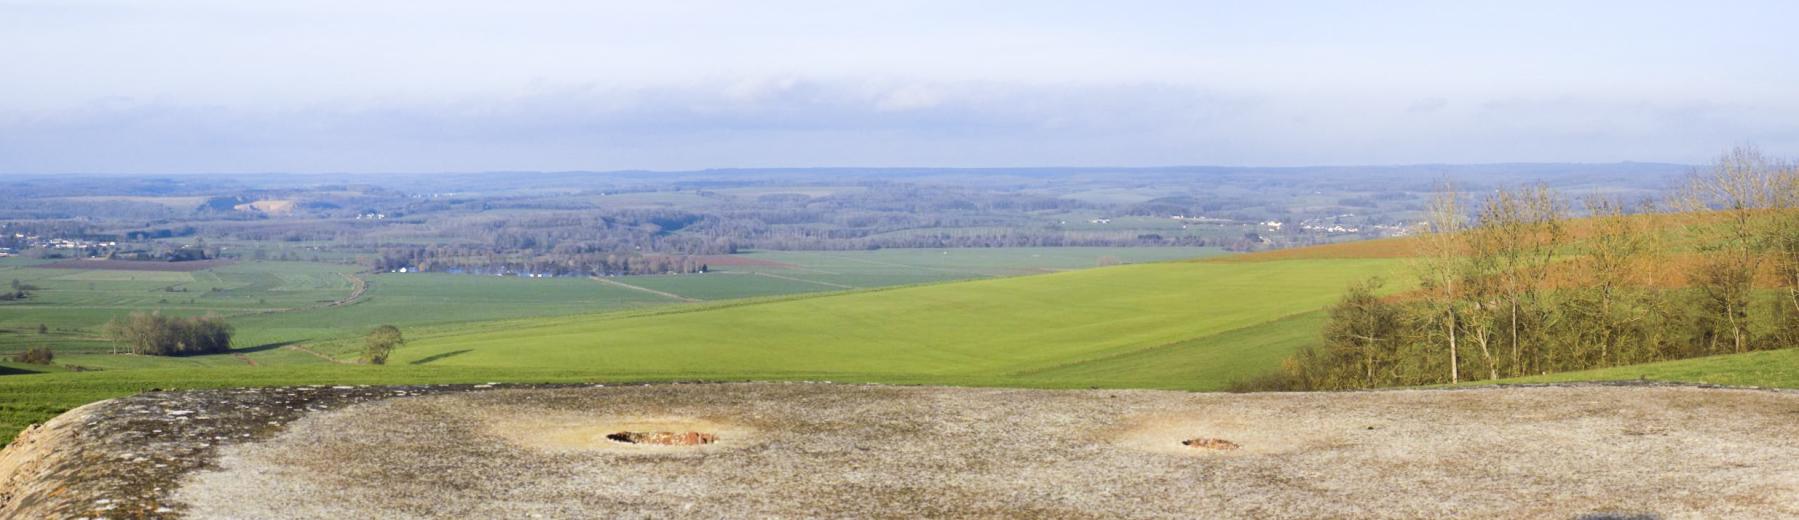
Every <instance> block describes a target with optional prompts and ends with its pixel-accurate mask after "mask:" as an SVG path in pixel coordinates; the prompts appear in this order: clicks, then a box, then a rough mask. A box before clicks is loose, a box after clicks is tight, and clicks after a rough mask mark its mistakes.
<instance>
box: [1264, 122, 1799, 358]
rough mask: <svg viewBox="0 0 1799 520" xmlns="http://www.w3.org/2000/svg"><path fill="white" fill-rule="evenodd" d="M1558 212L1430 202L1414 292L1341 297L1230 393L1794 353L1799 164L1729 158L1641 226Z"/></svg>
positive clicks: (1544, 201) (1615, 205)
mask: <svg viewBox="0 0 1799 520" xmlns="http://www.w3.org/2000/svg"><path fill="white" fill-rule="evenodd" d="M1561 200H1563V199H1562V198H1561V197H1559V196H1557V195H1556V194H1554V193H1553V192H1551V191H1550V190H1548V189H1546V188H1543V187H1530V188H1524V189H1518V190H1506V191H1498V192H1495V193H1492V194H1490V195H1487V196H1486V197H1484V198H1483V200H1481V201H1480V203H1479V208H1478V211H1477V212H1475V216H1474V218H1473V219H1472V220H1470V219H1468V218H1467V216H1466V214H1465V213H1464V211H1463V209H1462V207H1461V200H1460V198H1459V197H1458V196H1457V195H1456V194H1455V193H1454V191H1453V190H1444V191H1443V193H1442V194H1440V195H1439V196H1438V198H1437V199H1436V200H1435V201H1434V202H1433V204H1432V205H1431V208H1430V212H1429V221H1428V224H1427V226H1428V229H1425V230H1423V231H1425V233H1424V234H1423V235H1422V236H1421V237H1419V239H1418V241H1417V244H1418V246H1419V249H1420V251H1419V257H1418V260H1417V261H1416V264H1415V266H1414V267H1415V269H1414V272H1415V273H1414V274H1415V275H1416V276H1417V280H1416V282H1417V287H1418V289H1417V290H1416V291H1414V292H1404V293H1400V294H1397V295H1392V296H1382V293H1383V291H1381V288H1382V283H1383V282H1382V281H1380V280H1370V281H1367V282H1364V283H1361V284H1357V285H1355V286H1353V287H1351V288H1350V289H1349V290H1348V292H1347V293H1346V294H1345V295H1344V296H1343V298H1342V300H1341V301H1339V302H1338V303H1337V304H1336V305H1335V306H1333V307H1332V308H1331V309H1330V310H1329V318H1328V321H1327V323H1326V325H1325V328H1324V334H1323V336H1324V337H1323V342H1322V344H1320V345H1318V346H1315V347H1312V348H1308V349H1305V350H1302V351H1301V352H1299V353H1298V354H1296V355H1294V356H1293V357H1291V358H1289V359H1287V360H1286V361H1285V362H1284V363H1283V364H1282V367H1281V368H1280V369H1279V370H1277V371H1276V372H1274V373H1272V374H1268V375H1265V376H1263V377H1260V378H1257V379H1254V380H1251V381H1245V382H1241V383H1239V384H1238V387H1239V389H1242V390H1332V389H1349V388H1371V387H1382V386H1400V385H1422V384H1442V383H1456V382H1462V381H1471V380H1493V379H1501V378H1510V377H1519V376H1527V375H1538V374H1545V373H1550V372H1559V371H1572V370H1584V369H1592V368H1603V367H1612V366H1620V365H1629V364H1636V363H1645V362H1652V361H1661V360H1670V359H1681V358H1689V357H1697V356H1707V355H1715V354H1730V353H1742V352H1749V351H1754V350H1765V349H1775V348H1787V347H1792V346H1795V345H1799V168H1795V167H1794V166H1793V165H1791V164H1788V163H1782V162H1776V161H1772V160H1769V159H1767V158H1766V157H1764V156H1762V155H1761V154H1760V153H1759V152H1757V151H1755V150H1754V149H1746V148H1744V149H1736V150H1733V151H1731V152H1730V153H1728V154H1726V155H1724V156H1723V157H1722V158H1720V159H1719V161H1718V162H1717V163H1716V164H1715V165H1713V167H1712V168H1711V169H1710V170H1709V171H1707V172H1703V173H1696V174H1695V175H1693V176H1692V178H1691V179H1690V182H1689V184H1688V186H1687V187H1686V188H1685V189H1684V190H1682V192H1681V193H1680V194H1678V195H1676V196H1674V197H1672V198H1671V199H1670V200H1667V201H1664V202H1663V203H1662V204H1661V205H1659V206H1658V205H1654V204H1648V205H1646V206H1644V207H1642V208H1640V209H1641V210H1645V211H1638V213H1643V214H1636V215H1633V214H1631V213H1632V211H1630V210H1631V209H1632V208H1627V207H1626V204H1624V203H1622V202H1620V201H1617V200H1612V199H1606V198H1593V199H1590V200H1589V201H1587V202H1586V203H1585V205H1586V207H1585V210H1586V213H1587V217H1586V218H1584V219H1581V220H1571V219H1570V218H1569V216H1568V214H1569V213H1570V211H1569V208H1566V207H1564V204H1563V203H1560V202H1558V201H1561ZM1657 209H1672V210H1675V211H1677V213H1659V214H1658V213H1652V212H1651V211H1647V210H1657ZM1673 221H1678V222H1679V224H1680V225H1678V226H1670V225H1668V223H1669V222H1673Z"/></svg>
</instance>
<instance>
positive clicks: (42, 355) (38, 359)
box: [12, 347, 56, 365]
mask: <svg viewBox="0 0 1799 520" xmlns="http://www.w3.org/2000/svg"><path fill="white" fill-rule="evenodd" d="M55 359H56V353H54V352H51V351H50V347H36V348H33V349H31V350H27V351H24V352H20V353H17V354H13V356H12V360H13V361H14V362H17V363H30V364H33V365H48V364H50V362H51V361H52V360H55Z"/></svg>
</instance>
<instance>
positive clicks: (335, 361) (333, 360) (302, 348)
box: [239, 345, 344, 365]
mask: <svg viewBox="0 0 1799 520" xmlns="http://www.w3.org/2000/svg"><path fill="white" fill-rule="evenodd" d="M281 348H285V349H292V350H294V351H295V352H305V353H307V354H312V355H313V357H317V358H319V359H323V360H325V361H328V362H330V363H332V364H336V365H342V364H344V362H343V361H340V360H338V359H337V358H334V357H331V356H327V355H325V354H323V353H321V352H319V351H317V350H313V349H309V348H306V346H305V345H286V346H283V347H281ZM239 355H240V356H241V355H242V354H239ZM250 364H251V365H255V364H256V363H250Z"/></svg>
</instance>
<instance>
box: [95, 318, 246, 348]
mask: <svg viewBox="0 0 1799 520" xmlns="http://www.w3.org/2000/svg"><path fill="white" fill-rule="evenodd" d="M102 330H103V331H104V334H105V335H106V337H107V339H109V340H111V341H112V342H113V344H114V345H121V346H125V347H127V348H128V349H129V350H130V352H131V353H133V354H142V355H150V356H186V355H194V354H217V353H222V352H226V351H229V350H231V334H232V332H233V330H232V327H231V325H230V324H228V323H225V321H224V320H222V319H219V318H216V317H212V316H196V317H176V316H164V315H162V313H160V312H142V311H139V312H133V313H131V314H130V315H128V316H126V317H124V318H114V319H112V320H111V321H108V322H106V326H105V327H104V328H103V329H102ZM115 353H116V352H115Z"/></svg>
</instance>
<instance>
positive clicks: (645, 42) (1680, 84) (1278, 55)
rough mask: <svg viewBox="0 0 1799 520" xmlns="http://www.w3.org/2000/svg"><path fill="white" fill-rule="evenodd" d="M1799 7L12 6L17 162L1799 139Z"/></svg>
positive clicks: (1001, 162)
mask: <svg viewBox="0 0 1799 520" xmlns="http://www.w3.org/2000/svg"><path fill="white" fill-rule="evenodd" d="M1795 19H1799V2H1791V1H1761V2H1752V1H1710V2H1694V1H1685V2H1659V1H1629V2H1606V1H1566V0H1562V1H1543V2H1538V1H1517V0H1513V1H1496V2H1479V1H1467V2H1459V1H1458V2H1442V1H1423V2H1383V1H1344V2H1299V1H1286V2H1282V1H1269V2H1209V1H1194V0H1188V1H1130V0H1113V1H1107V2H1092V1H1087V2H1059V1H1053V0H1032V1H1009V0H983V1H967V0H946V1H934V0H920V1H883V0H858V1H851V2H845V1H840V0H822V1H810V0H792V1H790V0H759V1H755V2H745V1H735V2H725V1H717V2H713V1H678V0H675V1H628V2H614V1H568V2H555V1H543V0H508V1H504V2H496V1H469V0H431V1H373V0H311V1H304V2H298V1H285V0H256V1H243V0H35V1H21V0H0V173H251V172H295V173H304V172H352V173H354V172H439V171H443V172H478V171H531V170H542V171H561V170H620V169H655V170H679V169H700V168H731V167H816V166H939V167H990V166H1160V165H1242V166H1293V165H1323V164H1339V165H1348V164H1354V165H1379V164H1418V163H1491V162H1614V161H1655V162H1677V163H1703V162H1706V161H1708V160H1710V159H1711V158H1712V157H1713V156H1715V155H1716V154H1718V153H1719V152H1720V151H1722V150H1723V149H1725V148H1728V147H1730V146H1734V145H1739V144H1752V145H1756V146H1759V147H1761V148H1762V149H1763V150H1764V151H1766V152H1769V153H1771V154H1773V155H1776V156H1783V157H1795V156H1799V44H1795V43H1794V42H1793V41H1792V40H1791V33H1792V22H1793V20H1795Z"/></svg>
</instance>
